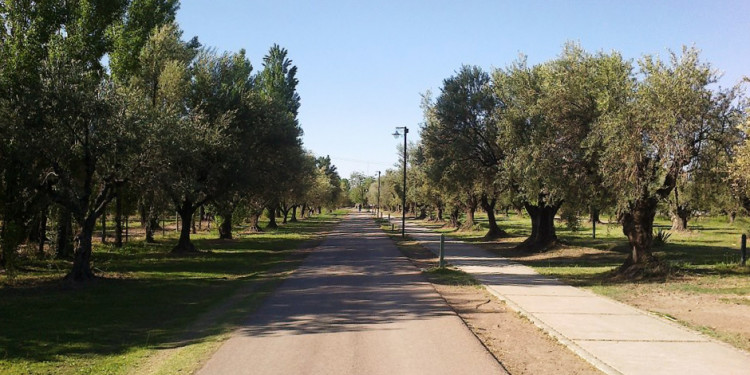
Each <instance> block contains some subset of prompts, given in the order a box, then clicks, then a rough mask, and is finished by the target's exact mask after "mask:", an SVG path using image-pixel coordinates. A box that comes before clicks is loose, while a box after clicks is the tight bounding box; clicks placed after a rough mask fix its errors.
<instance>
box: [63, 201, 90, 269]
mask: <svg viewBox="0 0 750 375" xmlns="http://www.w3.org/2000/svg"><path fill="white" fill-rule="evenodd" d="M94 223H96V217H95V216H93V215H91V216H89V217H88V218H86V220H84V221H83V223H80V224H81V230H80V232H78V234H76V236H75V239H74V240H73V242H74V243H75V250H74V251H73V269H72V270H71V271H70V273H69V274H68V275H67V276H65V279H66V280H72V281H88V280H91V279H93V278H94V272H92V271H91V238H92V237H93V236H94V226H95V224H94Z"/></svg>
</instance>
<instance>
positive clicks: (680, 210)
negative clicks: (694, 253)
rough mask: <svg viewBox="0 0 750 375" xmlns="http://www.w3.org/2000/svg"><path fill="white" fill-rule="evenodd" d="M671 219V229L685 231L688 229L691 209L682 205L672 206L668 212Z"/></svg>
mask: <svg viewBox="0 0 750 375" xmlns="http://www.w3.org/2000/svg"><path fill="white" fill-rule="evenodd" d="M670 214H671V215H670V216H671V219H672V230H677V231H685V230H687V229H688V219H689V218H690V214H691V211H690V210H689V209H687V208H686V207H684V206H677V207H673V209H672V212H670Z"/></svg>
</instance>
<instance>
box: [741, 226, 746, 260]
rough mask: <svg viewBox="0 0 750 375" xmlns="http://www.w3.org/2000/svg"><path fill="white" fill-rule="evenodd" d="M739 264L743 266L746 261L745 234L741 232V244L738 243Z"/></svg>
mask: <svg viewBox="0 0 750 375" xmlns="http://www.w3.org/2000/svg"><path fill="white" fill-rule="evenodd" d="M740 253H741V254H740V265H741V266H744V265H745V262H746V261H747V235H746V234H744V233H743V234H742V245H740Z"/></svg>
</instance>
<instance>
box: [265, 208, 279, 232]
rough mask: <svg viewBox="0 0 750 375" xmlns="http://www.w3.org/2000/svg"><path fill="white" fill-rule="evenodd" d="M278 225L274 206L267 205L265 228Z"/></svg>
mask: <svg viewBox="0 0 750 375" xmlns="http://www.w3.org/2000/svg"><path fill="white" fill-rule="evenodd" d="M278 227H279V225H278V224H276V208H275V207H273V206H272V207H268V225H266V229H277V228H278Z"/></svg>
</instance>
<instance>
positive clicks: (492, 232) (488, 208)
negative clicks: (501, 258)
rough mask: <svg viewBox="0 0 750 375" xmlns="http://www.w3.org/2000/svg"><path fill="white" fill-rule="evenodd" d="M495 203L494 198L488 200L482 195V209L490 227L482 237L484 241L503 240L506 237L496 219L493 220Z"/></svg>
mask: <svg viewBox="0 0 750 375" xmlns="http://www.w3.org/2000/svg"><path fill="white" fill-rule="evenodd" d="M496 202H497V200H496V199H495V198H492V199H488V198H487V195H485V194H482V201H481V203H482V209H483V210H484V211H485V212H487V220H488V221H489V226H490V229H489V231H488V232H487V234H485V235H484V238H486V239H494V238H503V237H507V236H508V234H507V233H505V231H504V230H502V229H500V227H499V226H498V225H497V219H496V218H495V204H496Z"/></svg>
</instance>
